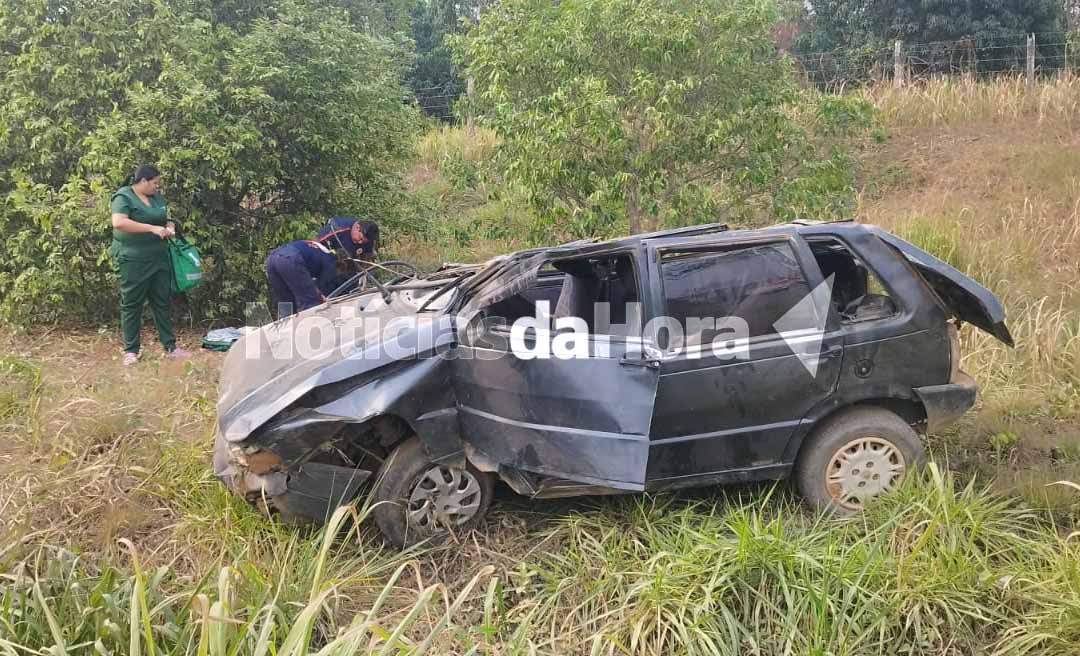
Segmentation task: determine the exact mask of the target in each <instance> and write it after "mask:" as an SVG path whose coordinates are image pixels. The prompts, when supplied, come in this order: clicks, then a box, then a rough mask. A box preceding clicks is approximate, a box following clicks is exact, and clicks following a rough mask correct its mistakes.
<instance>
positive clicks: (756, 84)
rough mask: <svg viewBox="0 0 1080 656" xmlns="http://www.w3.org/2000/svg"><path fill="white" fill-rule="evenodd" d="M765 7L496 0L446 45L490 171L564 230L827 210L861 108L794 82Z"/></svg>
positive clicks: (842, 201)
mask: <svg viewBox="0 0 1080 656" xmlns="http://www.w3.org/2000/svg"><path fill="white" fill-rule="evenodd" d="M777 17H778V13H777V11H776V8H775V7H774V5H773V4H772V3H771V2H769V1H767V0H755V1H753V2H738V3H736V2H732V1H730V0H707V1H705V2H697V3H686V2H679V1H676V0H651V1H650V2H633V1H631V0H575V1H571V2H559V3H551V2H546V1H545V0H509V1H507V2H503V3H500V4H499V5H497V6H496V7H494V8H492V9H490V10H489V11H488V12H487V13H485V14H484V19H483V20H482V21H481V22H480V23H479V25H478V26H477V27H476V28H474V29H473V30H472V31H471V32H470V33H469V35H468V36H467V37H465V38H457V39H454V40H453V42H454V44H455V48H456V50H457V54H458V56H459V57H460V58H461V60H462V61H463V62H464V63H465V64H466V65H467V70H468V73H469V74H470V75H472V76H474V77H475V79H476V83H477V91H478V104H479V105H480V106H479V108H478V110H479V112H480V114H479V115H480V120H481V121H482V122H483V123H486V124H487V125H489V126H490V127H492V128H494V129H495V130H496V131H497V133H498V134H499V136H500V138H501V139H502V142H501V145H500V149H499V161H500V163H501V166H502V169H503V175H504V177H506V178H508V179H514V180H518V181H520V182H521V183H522V184H523V185H524V186H525V187H526V188H527V189H528V191H529V193H530V194H531V198H532V201H533V203H534V204H535V205H536V207H537V208H539V209H540V210H541V211H542V212H544V213H545V214H548V215H550V216H553V217H554V218H555V220H556V223H557V225H559V226H560V227H561V228H562V229H563V230H564V231H565V232H567V233H569V234H572V235H579V236H594V235H596V234H604V233H609V232H621V231H625V230H626V228H627V227H629V229H630V230H631V231H640V230H648V229H650V228H654V227H657V226H659V225H671V224H687V223H698V222H703V221H710V220H715V219H716V218H717V216H718V215H719V214H721V213H722V212H724V211H726V212H731V213H734V214H735V215H737V216H740V217H754V216H761V215H765V216H766V217H768V218H769V219H772V218H774V217H789V216H793V215H795V214H810V215H813V216H815V217H820V218H825V217H829V216H837V215H840V214H843V213H844V212H845V211H846V210H848V209H850V203H851V197H852V180H851V173H850V167H849V166H848V163H847V161H846V158H845V155H844V147H843V146H844V141H845V140H844V138H843V137H844V135H845V134H846V133H848V132H849V131H850V130H848V129H846V128H849V127H852V126H853V125H854V124H855V123H857V124H858V127H859V128H862V127H865V126H866V125H867V123H868V122H869V119H870V117H871V111H870V109H869V107H868V106H867V105H866V104H865V103H863V102H862V101H858V100H852V99H831V100H829V101H828V102H827V103H824V104H823V103H822V102H821V100H820V99H819V98H817V97H816V96H814V95H813V94H808V93H803V92H801V91H800V90H799V88H798V86H797V85H796V83H795V81H794V78H793V75H792V71H791V67H790V64H789V63H788V61H787V60H786V59H785V58H783V57H781V56H780V54H779V53H778V52H777V50H776V48H775V47H774V46H773V44H772V41H771V40H770V28H771V26H772V25H773V23H774V21H775V20H776V18H777ZM841 116H842V117H843V118H844V119H845V120H846V119H851V118H858V121H854V122H847V123H845V121H843V120H839V119H840V117H841ZM823 139H824V140H825V143H822V140H823ZM627 218H628V219H629V224H628V225H627V223H626V220H627Z"/></svg>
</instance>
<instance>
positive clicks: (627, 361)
mask: <svg viewBox="0 0 1080 656" xmlns="http://www.w3.org/2000/svg"><path fill="white" fill-rule="evenodd" d="M619 364H621V365H622V366H624V367H648V368H649V369H659V368H660V361H659V360H646V359H644V358H623V359H621V360H619Z"/></svg>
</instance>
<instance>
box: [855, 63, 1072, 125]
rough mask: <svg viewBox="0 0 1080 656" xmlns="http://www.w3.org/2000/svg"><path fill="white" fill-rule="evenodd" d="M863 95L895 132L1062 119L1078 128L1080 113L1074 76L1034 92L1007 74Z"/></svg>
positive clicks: (1048, 81)
mask: <svg viewBox="0 0 1080 656" xmlns="http://www.w3.org/2000/svg"><path fill="white" fill-rule="evenodd" d="M861 93H862V94H863V95H864V96H865V97H866V98H867V99H868V100H870V101H871V102H873V103H874V104H875V105H876V106H877V107H878V108H879V109H880V110H881V114H882V118H883V119H884V121H885V123H886V124H887V125H889V126H891V127H893V128H910V127H939V126H945V125H967V124H972V123H977V122H980V121H992V122H998V123H1002V124H1007V123H1009V122H1017V121H1032V122H1035V123H1042V122H1044V121H1062V122H1063V123H1064V124H1065V125H1066V126H1067V127H1068V128H1069V129H1072V128H1073V126H1074V125H1075V124H1076V123H1075V121H1076V120H1077V118H1078V111H1080V77H1077V76H1075V75H1072V74H1070V73H1064V74H1062V75H1059V76H1054V77H1048V78H1045V79H1042V80H1040V81H1039V83H1038V85H1037V86H1036V87H1035V91H1034V93H1032V92H1030V91H1028V89H1027V81H1026V79H1025V77H1024V76H1023V75H1002V76H998V77H995V78H993V79H992V80H990V81H987V80H986V79H979V78H976V77H974V76H956V75H950V76H942V77H936V78H933V79H930V80H923V81H918V82H915V83H912V84H910V85H908V86H907V87H905V88H903V89H900V90H895V89H893V88H892V84H885V83H883V84H879V85H874V86H868V87H865V88H864V89H863V90H862V91H861Z"/></svg>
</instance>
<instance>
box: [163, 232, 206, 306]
mask: <svg viewBox="0 0 1080 656" xmlns="http://www.w3.org/2000/svg"><path fill="white" fill-rule="evenodd" d="M169 261H170V262H171V263H172V271H173V284H172V288H173V292H175V293H180V292H186V291H187V290H189V289H191V288H192V287H194V286H195V285H197V284H199V283H200V282H202V274H203V272H202V257H200V256H199V249H197V248H195V247H194V246H192V245H191V244H189V243H187V241H185V240H183V239H180V238H179V237H177V238H175V239H170V240H169Z"/></svg>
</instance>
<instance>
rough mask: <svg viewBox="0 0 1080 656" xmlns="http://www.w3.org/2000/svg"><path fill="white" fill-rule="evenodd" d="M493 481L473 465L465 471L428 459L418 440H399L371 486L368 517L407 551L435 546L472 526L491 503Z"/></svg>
mask: <svg viewBox="0 0 1080 656" xmlns="http://www.w3.org/2000/svg"><path fill="white" fill-rule="evenodd" d="M493 491H494V481H493V480H492V477H491V475H490V474H485V473H484V472H481V471H479V470H477V469H476V468H475V467H473V466H472V465H466V467H465V469H459V468H457V467H451V466H449V465H443V464H437V463H433V462H431V461H429V460H428V458H427V455H426V454H425V453H424V448H423V444H422V443H421V442H420V438H418V437H411V438H409V439H407V440H405V441H404V442H402V443H401V444H400V445H399V446H398V447H397V448H396V449H394V452H393V453H391V454H390V457H389V458H387V460H386V462H385V464H383V467H382V470H381V471H380V473H379V480H378V482H377V483H376V487H375V496H374V500H375V506H374V507H373V508H372V511H371V512H372V514H373V515H374V517H375V523H376V524H377V525H378V527H379V530H381V531H382V533H383V535H385V536H386V538H387V539H388V540H390V542H392V543H394V544H395V545H397V546H398V547H406V546H409V545H412V544H416V543H417V542H421V541H424V540H427V541H429V542H438V541H440V540H441V539H445V538H446V537H447V536H448V535H449V534H450V532H451V531H452V532H455V533H460V532H465V531H468V530H470V529H472V528H474V527H475V526H476V525H478V524H479V523H480V521H481V520H483V518H484V515H485V513H487V509H488V506H490V505H491V497H492V493H493Z"/></svg>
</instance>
